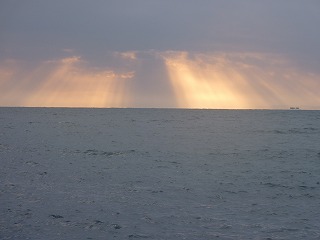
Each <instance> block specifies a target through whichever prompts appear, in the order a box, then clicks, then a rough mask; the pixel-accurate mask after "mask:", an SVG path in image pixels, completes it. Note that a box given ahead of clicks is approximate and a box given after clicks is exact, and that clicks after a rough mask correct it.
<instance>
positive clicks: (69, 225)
mask: <svg viewBox="0 0 320 240" xmlns="http://www.w3.org/2000/svg"><path fill="white" fill-rule="evenodd" d="M0 129H1V130H0V163H1V168H0V215H1V217H0V239H169V240H170V239H172V240H173V239H320V230H319V229H320V217H319V216H320V210H319V209H320V111H306V110H192V109H189V110H188V109H86V108H0Z"/></svg>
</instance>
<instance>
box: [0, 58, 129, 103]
mask: <svg viewBox="0 0 320 240" xmlns="http://www.w3.org/2000/svg"><path fill="white" fill-rule="evenodd" d="M133 76H134V73H133V72H121V73H117V72H115V71H113V70H93V69H90V68H89V67H87V66H86V64H85V63H84V62H82V61H81V58H80V57H70V58H64V59H61V60H59V61H48V62H45V63H43V64H41V65H40V66H38V67H37V68H36V69H34V70H33V71H30V73H28V74H26V75H25V76H24V77H23V79H20V80H19V81H18V83H17V84H15V86H14V88H13V89H11V90H10V91H8V93H7V94H6V96H4V97H3V99H0V100H2V101H3V102H10V101H11V102H13V103H14V99H15V96H19V95H20V98H21V99H19V101H16V104H10V103H9V105H22V106H46V107H125V106H127V104H128V103H129V102H130V94H129V92H128V91H127V86H128V81H129V79H130V78H132V77H133ZM7 83H8V80H7Z"/></svg>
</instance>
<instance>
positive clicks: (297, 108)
mask: <svg viewBox="0 0 320 240" xmlns="http://www.w3.org/2000/svg"><path fill="white" fill-rule="evenodd" d="M299 109H300V108H299V107H290V110H299Z"/></svg>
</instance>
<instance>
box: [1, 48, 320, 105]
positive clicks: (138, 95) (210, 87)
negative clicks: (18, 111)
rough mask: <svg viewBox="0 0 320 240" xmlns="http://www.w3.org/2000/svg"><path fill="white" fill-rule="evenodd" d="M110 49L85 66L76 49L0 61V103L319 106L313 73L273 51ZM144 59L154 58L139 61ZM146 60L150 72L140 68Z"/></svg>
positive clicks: (316, 84) (319, 96)
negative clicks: (31, 60) (105, 58)
mask: <svg viewBox="0 0 320 240" xmlns="http://www.w3.org/2000/svg"><path fill="white" fill-rule="evenodd" d="M114 56H115V57H116V60H117V61H116V63H117V64H115V66H117V67H116V68H103V69H101V68H100V69H98V68H94V67H89V66H90V64H89V63H88V62H86V61H84V60H82V58H81V57H78V56H71V57H67V58H62V59H60V60H55V61H44V62H42V63H40V64H38V65H36V66H29V67H26V66H25V65H24V64H25V63H23V62H22V63H21V62H19V61H14V60H7V61H5V62H2V63H1V64H0V106H38V107H144V106H146V107H164V108H165V107H168V104H170V105H169V107H172V106H173V107H179V108H212V109H250V108H252V109H281V108H282V109H287V108H289V107H291V106H298V107H300V108H303V109H319V108H320V95H319V94H318V89H319V83H318V82H319V79H320V76H319V75H317V74H315V73H308V72H304V71H302V70H299V69H297V68H295V67H293V64H291V63H290V61H288V60H287V59H285V58H283V57H281V56H279V55H275V54H263V53H190V52H181V51H164V52H157V51H154V50H153V51H149V52H141V53H139V52H136V51H132V52H124V53H119V52H116V53H114ZM119 56H120V59H122V60H120V61H119ZM154 59H157V61H154ZM133 60H134V61H133ZM136 60H137V61H136ZM140 60H141V61H140ZM159 60H160V61H159ZM149 61H154V62H153V64H154V65H148V66H145V65H143V63H148V62H149ZM155 63H156V64H155ZM157 64H158V65H157ZM150 66H152V68H154V69H152V75H150V73H149V75H146V74H148V71H146V74H144V70H145V68H147V67H150ZM119 69H121V70H119ZM164 73H165V74H164ZM155 74H159V76H163V78H155V79H157V80H156V81H161V82H162V83H165V84H164V85H161V84H159V82H152V80H153V79H150V77H151V78H152V77H153V76H154V77H156V76H155ZM147 80H149V81H150V82H148V84H146V83H147V82H146V81H147ZM153 83H154V84H155V85H156V86H167V87H168V89H166V88H164V89H165V90H162V92H159V91H158V89H157V88H153V87H150V86H152V84H153ZM159 93H161V94H159ZM162 94H163V95H162ZM161 97H162V99H161ZM162 101H163V102H162ZM153 103H156V105H155V106H153V105H152V104H153Z"/></svg>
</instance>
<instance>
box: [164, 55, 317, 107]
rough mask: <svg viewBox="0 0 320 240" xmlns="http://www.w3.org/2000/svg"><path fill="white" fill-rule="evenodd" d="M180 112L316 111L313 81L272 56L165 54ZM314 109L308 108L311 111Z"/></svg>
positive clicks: (315, 84) (314, 80)
mask: <svg viewBox="0 0 320 240" xmlns="http://www.w3.org/2000/svg"><path fill="white" fill-rule="evenodd" d="M162 56H163V58H164V59H165V63H166V66H167V70H168V74H169V77H170V81H171V84H172V87H173V89H174V92H175V94H176V98H177V101H178V104H179V107H184V108H226V109H247V108H284V107H285V108H288V107H289V106H303V107H310V106H320V97H319V95H318V93H317V90H316V89H315V87H316V86H317V85H318V84H317V77H316V76H312V75H310V74H306V73H302V72H299V71H297V70H296V69H293V68H292V67H290V65H289V63H288V62H287V61H286V60H285V59H282V58H281V57H279V56H276V55H268V54H258V53H233V54H222V53H220V54H217V53H216V54H193V55H192V54H189V53H187V52H174V51H171V52H166V53H163V54H162ZM311 108H312V107H311Z"/></svg>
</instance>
